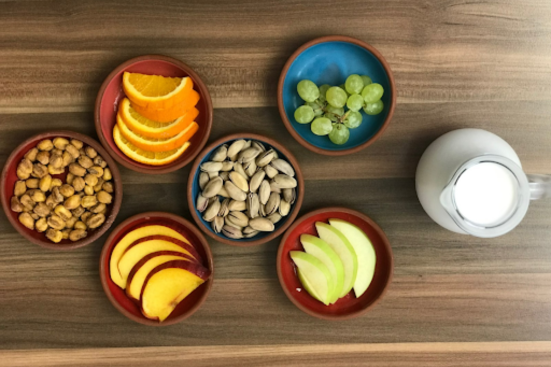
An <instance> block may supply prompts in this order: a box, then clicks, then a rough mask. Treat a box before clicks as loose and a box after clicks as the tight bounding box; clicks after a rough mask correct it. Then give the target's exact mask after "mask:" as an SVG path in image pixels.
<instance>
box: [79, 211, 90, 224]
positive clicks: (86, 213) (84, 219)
mask: <svg viewBox="0 0 551 367" xmlns="http://www.w3.org/2000/svg"><path fill="white" fill-rule="evenodd" d="M91 215H92V213H91V212H84V213H83V214H82V215H81V216H80V220H81V221H83V222H84V223H86V221H87V220H88V218H90V216H91Z"/></svg>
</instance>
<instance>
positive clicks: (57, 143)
mask: <svg viewBox="0 0 551 367" xmlns="http://www.w3.org/2000/svg"><path fill="white" fill-rule="evenodd" d="M53 143H54V147H56V148H57V149H61V150H64V149H65V148H66V147H67V145H69V140H67V139H65V138H61V137H57V138H55V139H54V141H53Z"/></svg>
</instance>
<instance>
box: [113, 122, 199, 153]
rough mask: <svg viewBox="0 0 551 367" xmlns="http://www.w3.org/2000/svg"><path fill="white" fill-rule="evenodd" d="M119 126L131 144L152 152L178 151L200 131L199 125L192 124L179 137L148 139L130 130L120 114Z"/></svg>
mask: <svg viewBox="0 0 551 367" xmlns="http://www.w3.org/2000/svg"><path fill="white" fill-rule="evenodd" d="M117 126H118V127H119V129H120V130H121V134H122V136H124V137H125V138H126V139H127V140H128V141H129V142H130V143H132V144H133V145H135V146H136V147H138V148H140V149H143V150H147V151H150V152H167V151H170V150H174V149H178V148H179V147H181V146H182V145H184V144H185V143H186V142H187V141H188V140H189V139H191V137H192V136H193V134H195V133H196V132H197V130H198V129H199V125H197V123H196V122H192V123H191V124H189V125H188V126H187V127H186V128H185V129H184V130H182V131H180V132H179V133H178V135H176V136H173V137H171V138H166V139H158V138H148V137H145V136H142V135H140V134H137V133H135V132H133V131H132V130H130V129H129V128H128V126H126V124H125V123H124V121H123V120H122V118H121V117H120V114H117Z"/></svg>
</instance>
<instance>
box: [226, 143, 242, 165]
mask: <svg viewBox="0 0 551 367" xmlns="http://www.w3.org/2000/svg"><path fill="white" fill-rule="evenodd" d="M244 146H245V140H243V139H241V140H235V141H234V142H233V143H231V145H230V146H229V148H228V151H227V156H228V157H235V156H237V154H238V153H239V152H240V151H241V150H242V149H243V147H244ZM232 161H233V159H232Z"/></svg>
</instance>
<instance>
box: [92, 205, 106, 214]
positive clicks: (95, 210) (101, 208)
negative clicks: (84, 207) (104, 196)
mask: <svg viewBox="0 0 551 367" xmlns="http://www.w3.org/2000/svg"><path fill="white" fill-rule="evenodd" d="M106 209H107V206H106V205H105V204H104V203H99V204H97V205H94V206H93V207H91V208H90V211H91V212H92V213H94V214H99V213H103V212H104V211H105V210H106Z"/></svg>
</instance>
